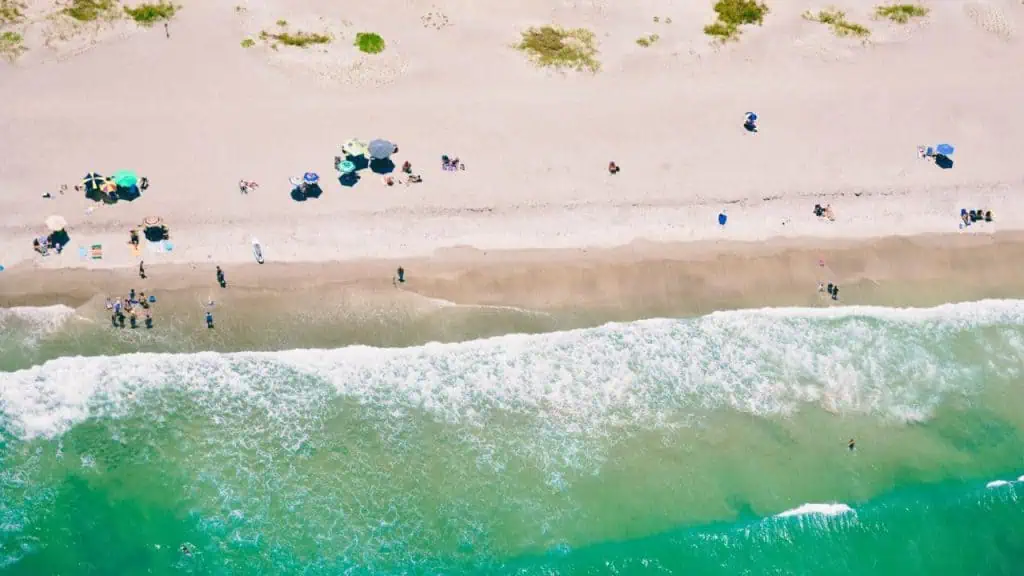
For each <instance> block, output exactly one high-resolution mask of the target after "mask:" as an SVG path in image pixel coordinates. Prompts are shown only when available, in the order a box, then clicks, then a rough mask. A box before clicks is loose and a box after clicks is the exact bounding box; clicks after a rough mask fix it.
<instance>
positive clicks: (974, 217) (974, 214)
mask: <svg viewBox="0 0 1024 576" xmlns="http://www.w3.org/2000/svg"><path fill="white" fill-rule="evenodd" d="M960 220H962V221H963V224H962V225H961V228H962V227H964V226H970V225H971V224H974V223H975V222H991V221H992V211H991V210H967V209H966V208H961V209H960Z"/></svg>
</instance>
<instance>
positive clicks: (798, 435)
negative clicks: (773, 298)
mask: <svg viewBox="0 0 1024 576" xmlns="http://www.w3.org/2000/svg"><path fill="white" fill-rule="evenodd" d="M0 320H2V321H3V322H5V324H4V328H5V330H4V334H3V336H2V338H0V354H6V355H8V357H6V358H4V359H3V361H4V362H5V364H4V365H5V366H21V365H23V364H24V357H25V355H26V354H29V353H31V351H32V350H36V351H38V350H40V349H44V348H46V347H48V346H50V347H52V346H53V345H54V342H60V343H62V345H63V346H64V347H65V348H67V353H68V354H74V353H75V350H76V349H75V346H76V344H74V342H79V343H81V344H80V345H81V347H82V348H86V347H87V342H88V338H87V337H85V336H83V335H82V334H80V333H76V336H75V340H74V342H72V341H70V340H68V338H67V330H68V328H67V322H69V321H70V320H69V315H68V314H66V313H64V312H59V313H57V312H55V311H53V310H49V311H39V310H36V311H31V310H27V311H26V310H23V311H19V312H17V313H11V312H9V313H7V316H6V317H4V318H2V319H0ZM36 353H38V352H36ZM14 356H18V357H17V358H15V357H14ZM1022 370H1024V301H986V302H977V303H967V304H956V305H948V306H943V307H939V308H933V309H921V310H913V309H910V310H896V309H886V308H868V307H849V308H833V309H827V310H819V309H766V310H754V311H743V312H727V313H716V314H712V315H709V316H704V317H700V318H692V319H680V320H649V321H640V322H632V323H626V324H609V325H606V326H602V327H599V328H593V329H586V330H576V331H569V332H556V333H551V334H540V335H510V336H501V337H497V338H491V339H486V340H475V341H470V342H464V343H456V344H428V345H426V346H420V347H411V348H395V349H378V348H369V347H348V348H342V349H335V350H308V349H307V350H290V351H281V352H240V353H214V352H204V353H189V354H153V353H136V354H120V355H116V356H82V357H75V356H65V357H60V358H53V359H46V360H40V363H39V364H37V365H34V366H31V367H29V368H24V369H20V370H14V369H12V370H11V371H8V372H3V373H0V431H2V436H0V438H2V445H0V459H2V468H0V470H2V471H0V571H3V572H4V573H10V574H33V575H34V574H342V573H346V574H492V573H493V574H524V575H526V574H641V573H652V574H653V573H657V574H824V575H828V574H851V573H857V574H860V573H864V574H867V573H870V574H939V573H941V574H949V575H956V574H1019V571H1020V567H1021V566H1022V565H1024V505H1022V502H1021V501H1020V497H1021V496H1024V478H1022V475H1024V462H1022V455H1024V451H1022V448H1024V388H1022V386H1021V383H1022V382H1021V380H1022ZM850 438H855V439H856V443H857V444H856V446H857V447H856V450H854V451H850V450H848V449H847V441H848V440H849V439H850ZM182 547H184V549H185V550H187V553H185V552H182Z"/></svg>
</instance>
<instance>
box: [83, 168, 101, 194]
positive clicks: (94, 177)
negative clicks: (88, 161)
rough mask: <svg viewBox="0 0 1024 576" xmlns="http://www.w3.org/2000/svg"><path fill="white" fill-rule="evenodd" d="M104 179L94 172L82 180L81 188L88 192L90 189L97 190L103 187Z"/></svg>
mask: <svg viewBox="0 0 1024 576" xmlns="http://www.w3.org/2000/svg"><path fill="white" fill-rule="evenodd" d="M104 181H105V179H104V178H103V175H102V174H98V173H96V172H90V173H88V174H86V175H85V177H83V178H82V186H83V187H84V188H85V189H86V190H88V189H90V188H93V189H96V190H99V189H100V187H102V186H103V182H104Z"/></svg>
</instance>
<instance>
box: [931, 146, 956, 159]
mask: <svg viewBox="0 0 1024 576" xmlns="http://www.w3.org/2000/svg"><path fill="white" fill-rule="evenodd" d="M953 150H954V149H953V145H952V144H939V145H938V146H936V147H935V152H936V153H938V154H942V155H943V156H949V155H950V154H952V153H953Z"/></svg>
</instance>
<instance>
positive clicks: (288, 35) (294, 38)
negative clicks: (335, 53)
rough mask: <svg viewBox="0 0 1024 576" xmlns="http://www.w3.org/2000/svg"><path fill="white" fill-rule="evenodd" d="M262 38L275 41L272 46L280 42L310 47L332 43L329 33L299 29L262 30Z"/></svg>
mask: <svg viewBox="0 0 1024 576" xmlns="http://www.w3.org/2000/svg"><path fill="white" fill-rule="evenodd" d="M260 39H261V40H264V41H267V42H271V41H272V42H273V45H272V46H271V47H272V48H274V47H276V46H277V45H278V44H284V45H285V46H295V47H297V48H308V47H310V46H313V45H316V44H330V43H331V40H332V38H331V37H330V36H328V35H327V34H318V33H316V32H303V31H302V30H298V31H295V32H278V33H275V34H271V33H270V32H267V31H266V30H264V31H262V32H260Z"/></svg>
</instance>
